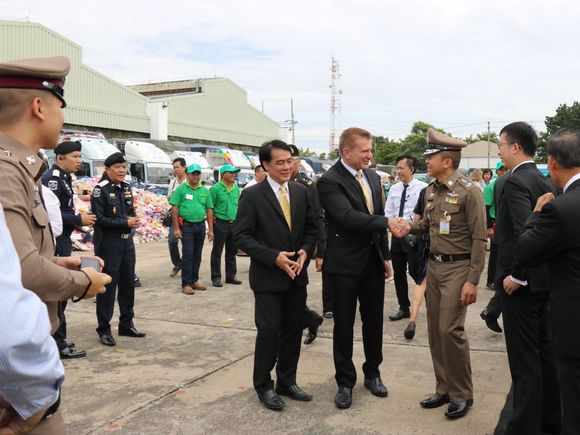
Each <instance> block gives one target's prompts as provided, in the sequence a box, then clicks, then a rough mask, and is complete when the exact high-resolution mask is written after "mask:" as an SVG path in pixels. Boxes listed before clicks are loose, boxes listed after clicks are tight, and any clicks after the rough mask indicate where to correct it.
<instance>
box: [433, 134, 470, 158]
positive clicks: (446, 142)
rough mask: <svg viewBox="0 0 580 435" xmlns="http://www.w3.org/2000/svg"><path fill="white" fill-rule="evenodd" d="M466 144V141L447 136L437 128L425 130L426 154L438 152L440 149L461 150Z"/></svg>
mask: <svg viewBox="0 0 580 435" xmlns="http://www.w3.org/2000/svg"><path fill="white" fill-rule="evenodd" d="M466 146H467V142H465V141H464V140H461V139H456V138H454V137H451V136H447V135H446V134H445V133H441V132H439V131H437V130H434V129H432V128H430V129H429V130H427V150H426V151H425V155H426V156H430V155H433V154H437V153H440V152H441V151H459V152H460V151H461V150H462V149H463V148H465V147H466Z"/></svg>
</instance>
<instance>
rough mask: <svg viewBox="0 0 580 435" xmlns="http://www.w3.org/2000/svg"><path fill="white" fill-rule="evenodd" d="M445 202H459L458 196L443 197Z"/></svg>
mask: <svg viewBox="0 0 580 435" xmlns="http://www.w3.org/2000/svg"><path fill="white" fill-rule="evenodd" d="M445 202H446V203H448V204H459V198H450V197H448V196H447V197H445Z"/></svg>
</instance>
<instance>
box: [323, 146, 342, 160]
mask: <svg viewBox="0 0 580 435" xmlns="http://www.w3.org/2000/svg"><path fill="white" fill-rule="evenodd" d="M339 155H340V153H339V152H338V148H337V149H334V150H332V151H331V152H329V153H328V155H327V156H326V158H327V159H328V160H336V159H338V157H339Z"/></svg>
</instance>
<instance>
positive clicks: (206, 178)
mask: <svg viewBox="0 0 580 435" xmlns="http://www.w3.org/2000/svg"><path fill="white" fill-rule="evenodd" d="M179 157H181V158H184V159H185V163H186V164H187V166H189V165H193V164H196V165H199V166H200V167H201V181H202V183H203V184H205V185H206V186H207V185H212V184H214V179H213V170H212V169H211V167H210V166H209V163H208V161H207V160H206V158H205V157H204V156H203V154H202V153H200V152H199V151H180V150H175V151H173V152H172V153H170V154H169V158H170V159H171V161H173V160H174V159H177V158H179Z"/></svg>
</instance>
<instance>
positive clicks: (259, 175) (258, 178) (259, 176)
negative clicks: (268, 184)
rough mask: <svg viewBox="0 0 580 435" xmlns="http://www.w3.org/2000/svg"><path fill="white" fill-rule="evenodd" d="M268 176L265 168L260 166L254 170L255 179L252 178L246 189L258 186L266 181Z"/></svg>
mask: <svg viewBox="0 0 580 435" xmlns="http://www.w3.org/2000/svg"><path fill="white" fill-rule="evenodd" d="M266 175H268V174H267V173H266V170H265V169H264V167H263V166H262V165H258V166H256V167H255V168H254V178H252V179H251V180H250V181H249V182H248V184H246V185H245V186H244V189H247V188H248V187H251V186H253V185H254V184H258V183H261V182H262V181H264V179H265V178H266Z"/></svg>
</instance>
